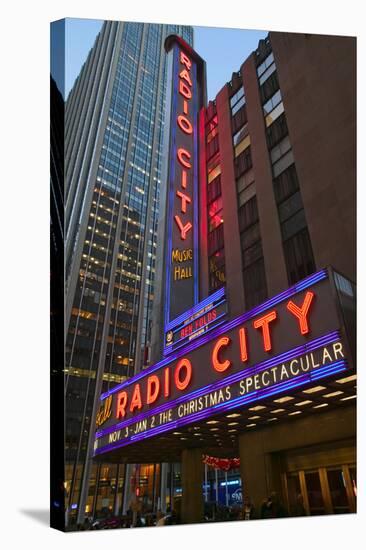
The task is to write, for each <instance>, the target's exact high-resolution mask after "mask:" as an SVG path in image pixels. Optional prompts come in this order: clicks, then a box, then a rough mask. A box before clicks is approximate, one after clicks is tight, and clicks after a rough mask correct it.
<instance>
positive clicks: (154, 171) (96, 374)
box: [65, 21, 193, 526]
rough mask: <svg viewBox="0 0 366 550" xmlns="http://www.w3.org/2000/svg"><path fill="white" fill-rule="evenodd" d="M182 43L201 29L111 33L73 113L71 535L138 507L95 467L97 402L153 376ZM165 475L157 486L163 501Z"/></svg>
mask: <svg viewBox="0 0 366 550" xmlns="http://www.w3.org/2000/svg"><path fill="white" fill-rule="evenodd" d="M172 33H174V34H179V35H181V36H182V37H183V38H184V40H186V41H187V42H188V43H190V44H191V45H193V29H192V28H191V27H183V26H178V25H157V24H143V23H122V22H111V21H107V22H104V24H103V26H102V29H101V31H100V33H99V35H98V36H97V38H96V41H95V44H94V46H93V48H92V49H91V51H90V53H89V55H88V57H87V60H86V62H85V64H84V65H83V67H82V69H81V72H80V74H79V76H78V78H77V80H76V81H75V84H74V86H73V88H72V90H71V92H70V94H69V96H68V98H67V100H66V104H65V286H66V289H65V295H66V304H65V334H66V343H65V401H66V414H65V418H66V429H65V434H66V441H65V462H66V472H65V498H66V503H65V506H66V507H67V522H68V524H69V526H70V525H72V523H73V522H75V520H76V516H77V514H78V513H79V519H80V512H79V511H80V509H81V508H82V509H83V510H84V509H85V511H86V513H87V514H89V515H94V516H95V515H100V514H103V513H104V512H105V513H107V512H108V513H116V514H118V513H120V511H121V506H123V500H124V498H123V494H122V493H124V494H125V498H127V499H128V486H129V481H128V482H126V483H125V478H126V474H125V469H126V468H125V466H121V465H114V466H113V465H110V464H109V465H105V467H104V465H103V464H102V465H99V466H96V465H91V464H90V461H88V460H86V459H87V455H89V452H90V439H89V431H90V422H91V418H92V417H93V414H94V416H95V407H96V404H95V396H97V397H99V394H100V392H101V391H106V390H108V389H109V388H110V387H111V386H113V385H114V384H116V383H117V382H121V381H122V380H123V379H125V378H127V377H129V376H131V375H133V374H134V373H136V372H138V371H139V370H140V369H142V368H144V367H145V366H147V365H148V364H149V349H150V332H151V309H152V300H153V294H154V274H155V256H156V254H155V253H156V238H157V237H156V231H157V219H158V206H159V186H160V183H161V182H160V178H161V154H162V153H161V152H162V140H163V126H164V113H165V87H166V69H167V67H166V55H165V51H164V40H165V38H166V36H168V35H169V34H172ZM93 406H94V412H93ZM93 430H94V426H92V430H91V431H93ZM88 445H89V447H88ZM156 469H157V468H156V467H155V466H153V472H152V474H151V475H152V480H151V483H152V484H153V485H154V488H153V489H152V492H153V493H154V495H155V496H152V497H151V498H152V500H154V498H155V497H156V494H157V493H156V491H157V489H156V487H155V484H156V483H157V479H158V476H157V475H156V471H155V470H156ZM149 483H150V482H149ZM125 505H127V506H128V502H127V503H126V504H125Z"/></svg>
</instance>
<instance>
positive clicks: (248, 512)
mask: <svg viewBox="0 0 366 550" xmlns="http://www.w3.org/2000/svg"><path fill="white" fill-rule="evenodd" d="M243 508H244V513H243V519H245V520H248V519H253V518H254V514H255V509H254V505H253V503H252V501H251V499H250V497H249V496H246V497H245V498H244V505H243Z"/></svg>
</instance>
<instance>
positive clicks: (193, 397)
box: [95, 271, 348, 455]
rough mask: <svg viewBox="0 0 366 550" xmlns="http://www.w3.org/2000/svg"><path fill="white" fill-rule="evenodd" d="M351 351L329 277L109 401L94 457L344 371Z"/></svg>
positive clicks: (187, 351) (185, 352) (273, 302)
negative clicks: (348, 349) (109, 404)
mask: <svg viewBox="0 0 366 550" xmlns="http://www.w3.org/2000/svg"><path fill="white" fill-rule="evenodd" d="M347 366H348V363H347V344H346V343H345V341H344V338H343V334H342V329H341V323H340V322H339V318H338V313H337V307H336V302H335V297H334V294H333V290H332V286H331V284H330V282H329V279H328V275H327V272H326V271H321V272H319V273H317V274H315V275H312V276H310V277H308V278H307V279H305V280H304V281H302V282H300V283H298V284H297V285H295V286H294V287H291V288H290V289H288V290H287V291H285V292H282V293H281V294H279V295H277V296H275V297H273V298H271V299H270V300H268V301H267V302H265V303H264V304H262V305H261V306H258V307H256V308H254V309H253V310H251V311H249V312H247V313H245V314H243V315H241V316H240V317H238V318H236V319H234V320H231V321H229V322H226V323H225V324H223V325H221V326H220V327H216V328H215V329H214V330H213V331H212V332H211V333H208V334H207V335H204V336H202V337H201V338H199V339H198V340H193V341H192V342H189V343H187V344H185V346H184V347H183V349H182V351H177V352H175V353H173V354H172V355H171V356H170V357H167V358H166V359H164V360H163V361H161V362H159V363H158V364H156V365H154V366H152V367H150V368H149V369H147V370H146V371H143V372H141V373H140V374H138V375H137V376H135V377H134V378H132V379H130V380H128V381H126V382H124V383H122V384H121V385H119V386H117V387H116V388H114V389H113V390H111V391H110V392H108V393H106V394H104V395H103V396H102V401H103V400H105V399H108V398H109V397H111V396H112V415H111V417H110V418H109V419H108V421H107V422H106V423H105V424H104V426H103V428H101V429H99V430H98V431H97V433H96V440H95V454H96V455H97V454H100V453H103V452H106V451H108V450H110V449H112V448H116V447H119V446H124V445H129V444H130V443H133V442H136V441H139V440H140V439H142V438H146V437H152V436H154V435H157V434H159V433H162V432H167V431H170V430H173V429H175V428H177V427H179V426H183V425H187V424H190V423H193V422H197V421H199V420H202V419H204V418H207V417H209V416H212V415H217V414H219V413H220V412H225V411H228V410H231V409H235V408H237V407H245V406H246V405H247V404H248V405H249V404H250V403H253V402H256V401H260V400H261V399H264V398H266V397H268V396H271V395H275V394H280V393H282V392H289V391H291V389H292V388H294V389H295V388H297V387H300V386H306V385H309V384H311V383H314V381H316V380H319V379H322V378H325V377H329V376H331V375H334V374H338V373H339V372H342V371H344V370H345V369H346V368H347Z"/></svg>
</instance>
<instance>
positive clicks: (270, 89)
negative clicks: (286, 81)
mask: <svg viewBox="0 0 366 550" xmlns="http://www.w3.org/2000/svg"><path fill="white" fill-rule="evenodd" d="M279 87H280V85H279V82H278V76H277V72H274V73H272V74H271V76H270V77H269V78H267V80H266V81H265V82H264V84H262V86H261V87H260V88H259V90H260V95H261V100H262V105H263V104H264V103H266V102H267V101H268V99H269V98H270V97H271V96H273V94H274V93H275V92H276V91H277V90H278V88H279Z"/></svg>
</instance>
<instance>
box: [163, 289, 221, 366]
mask: <svg viewBox="0 0 366 550" xmlns="http://www.w3.org/2000/svg"><path fill="white" fill-rule="evenodd" d="M226 314H227V302H226V295H225V288H223V287H222V288H220V289H219V290H217V291H216V292H214V293H213V294H211V295H210V296H209V297H208V298H205V299H204V300H202V301H201V302H200V303H198V304H196V306H194V307H193V308H191V309H190V310H188V311H186V312H185V313H183V314H182V315H180V316H179V317H178V318H176V319H175V320H174V321H172V322H171V323H169V325H168V326H167V332H166V333H165V346H164V355H167V354H169V353H172V352H173V351H175V350H177V349H178V348H181V347H182V346H183V345H185V344H186V343H187V342H190V341H192V340H193V339H195V338H198V337H200V336H202V335H203V334H206V333H207V332H208V331H211V330H213V329H214V328H215V327H217V326H218V325H220V324H222V323H223V322H224V321H225V317H226Z"/></svg>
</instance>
